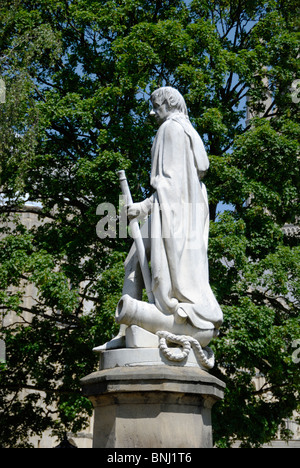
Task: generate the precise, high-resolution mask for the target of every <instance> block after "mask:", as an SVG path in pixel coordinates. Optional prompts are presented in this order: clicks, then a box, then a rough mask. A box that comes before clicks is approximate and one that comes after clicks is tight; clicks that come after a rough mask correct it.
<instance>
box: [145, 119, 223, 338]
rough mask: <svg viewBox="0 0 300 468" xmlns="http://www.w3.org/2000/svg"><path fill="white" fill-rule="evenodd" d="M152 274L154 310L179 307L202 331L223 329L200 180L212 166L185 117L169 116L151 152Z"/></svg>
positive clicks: (205, 205) (204, 201) (205, 201)
mask: <svg viewBox="0 0 300 468" xmlns="http://www.w3.org/2000/svg"><path fill="white" fill-rule="evenodd" d="M151 154H152V170H151V185H152V187H153V188H154V189H155V193H154V195H153V196H152V197H151V199H152V209H151V271H152V290H153V294H154V297H155V304H156V306H157V308H158V309H159V310H161V311H162V312H163V313H166V314H174V313H176V310H177V309H178V308H179V307H180V308H181V309H183V310H184V311H185V313H186V314H187V316H188V318H189V319H190V321H191V323H192V324H193V325H194V326H195V327H197V328H201V329H212V328H219V326H220V325H221V323H222V320H223V315H222V311H221V309H220V307H219V305H218V303H217V300H216V298H215V296H214V294H213V292H212V290H211V288H210V285H209V276H208V259H207V247H208V230H209V209H208V200H207V193H206V188H205V185H204V184H203V183H202V182H201V180H200V177H201V175H203V173H204V172H205V171H206V170H207V169H208V167H209V162H208V158H207V154H206V151H205V149H204V145H203V143H202V140H201V138H200V136H199V135H198V133H197V132H196V130H195V129H194V128H193V126H192V125H191V123H190V121H189V120H188V119H187V118H186V117H185V116H184V115H183V114H171V116H170V117H169V118H168V119H167V120H166V121H165V122H164V123H163V124H162V125H161V126H160V128H159V130H158V132H157V135H156V137H155V140H154V142H153V146H152V153H151Z"/></svg>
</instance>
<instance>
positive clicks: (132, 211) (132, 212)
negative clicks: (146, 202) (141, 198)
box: [127, 203, 142, 221]
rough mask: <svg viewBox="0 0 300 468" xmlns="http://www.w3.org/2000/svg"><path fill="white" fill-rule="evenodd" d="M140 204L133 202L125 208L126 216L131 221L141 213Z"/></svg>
mask: <svg viewBox="0 0 300 468" xmlns="http://www.w3.org/2000/svg"><path fill="white" fill-rule="evenodd" d="M141 211H142V210H141V204H140V203H133V204H132V205H130V206H128V208H127V216H128V219H129V220H130V221H131V220H132V219H134V218H137V217H138V216H140V214H141Z"/></svg>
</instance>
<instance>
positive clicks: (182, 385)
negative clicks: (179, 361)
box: [81, 350, 225, 448]
mask: <svg viewBox="0 0 300 468" xmlns="http://www.w3.org/2000/svg"><path fill="white" fill-rule="evenodd" d="M119 351H120V352H122V350H119ZM104 353H105V351H104ZM81 384H82V387H83V393H84V395H85V396H87V397H88V398H89V399H90V400H91V401H92V403H93V406H94V409H95V413H94V440H93V447H94V448H105V447H106V448H210V447H212V445H213V444H212V427H211V408H212V406H213V405H214V403H215V402H216V401H217V400H219V399H221V398H223V395H224V387H225V384H224V383H223V382H221V381H220V380H218V379H217V378H215V377H214V376H212V375H210V374H208V373H207V372H206V371H204V370H203V369H200V368H198V367H178V366H168V365H161V366H159V365H155V366H147V365H145V366H143V365H141V364H140V363H139V365H137V366H124V367H114V368H108V369H104V370H100V371H98V372H94V373H92V374H90V375H89V376H87V377H85V378H83V379H82V381H81Z"/></svg>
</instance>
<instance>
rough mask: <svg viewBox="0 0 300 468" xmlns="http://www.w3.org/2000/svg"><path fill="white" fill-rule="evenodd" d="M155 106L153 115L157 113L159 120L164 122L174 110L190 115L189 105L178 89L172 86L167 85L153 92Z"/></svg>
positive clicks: (152, 99) (152, 97)
mask: <svg viewBox="0 0 300 468" xmlns="http://www.w3.org/2000/svg"><path fill="white" fill-rule="evenodd" d="M150 99H151V102H152V106H153V111H151V114H152V115H155V116H156V118H157V120H158V122H159V123H162V122H163V121H164V120H166V118H167V117H168V116H169V115H170V114H172V113H173V112H176V113H181V114H184V115H185V116H186V117H187V116H188V112H187V107H186V103H185V100H184V98H183V96H182V95H181V94H180V92H179V91H177V89H175V88H172V87H171V86H165V87H162V88H158V89H156V90H155V91H154V92H153V93H152V94H151V98H150Z"/></svg>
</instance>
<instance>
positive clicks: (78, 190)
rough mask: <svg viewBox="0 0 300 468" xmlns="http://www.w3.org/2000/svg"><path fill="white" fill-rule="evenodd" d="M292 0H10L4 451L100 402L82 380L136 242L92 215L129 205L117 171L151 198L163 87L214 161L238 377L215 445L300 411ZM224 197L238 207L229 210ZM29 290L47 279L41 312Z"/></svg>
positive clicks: (218, 279)
mask: <svg viewBox="0 0 300 468" xmlns="http://www.w3.org/2000/svg"><path fill="white" fill-rule="evenodd" d="M297 8H298V6H297V2H296V1H295V0H288V1H279V0H266V1H261V0H251V1H249V0H222V1H212V0H194V1H191V2H183V1H181V0H173V1H168V0H160V1H157V0H155V1H152V0H103V1H101V2H99V1H98V0H70V1H67V0H39V1H37V0H30V1H26V0H2V2H1V6H0V20H1V29H0V54H1V55H0V76H1V78H2V79H3V80H4V81H5V84H6V102H5V103H3V104H0V131H1V141H0V186H1V194H2V204H1V206H0V211H1V239H0V243H1V250H0V284H1V290H0V304H1V305H0V310H1V314H2V320H3V327H2V329H1V336H0V338H2V339H4V340H5V342H6V348H7V363H6V365H2V367H1V374H0V401H1V405H0V406H1V410H0V415H1V424H0V440H1V444H2V446H5V447H15V446H26V445H27V444H28V435H31V434H40V433H41V432H42V431H43V430H45V429H46V428H50V429H51V430H52V431H53V434H54V435H57V436H59V437H61V436H62V434H64V433H65V431H73V432H76V431H78V430H80V429H81V428H82V427H83V426H84V423H85V421H86V420H87V415H88V414H89V413H90V412H91V407H90V404H89V402H88V401H87V400H86V399H84V398H83V397H82V396H81V395H80V386H79V379H80V378H81V377H83V376H84V375H86V374H88V373H89V372H91V371H92V370H94V369H95V366H96V364H97V358H96V357H95V356H94V354H93V353H92V351H91V349H92V348H93V346H95V345H99V344H100V343H102V342H104V341H106V340H107V339H109V338H110V337H111V336H112V335H113V334H114V333H115V331H116V330H115V325H114V309H115V306H116V303H117V301H118V299H119V297H120V293H121V287H122V279H123V265H122V262H123V260H124V258H125V256H126V252H128V249H129V246H130V243H131V242H130V239H121V238H119V237H118V236H116V237H113V238H112V237H107V238H105V239H99V238H98V237H97V235H96V225H97V222H98V221H99V216H97V215H96V209H97V206H98V205H99V204H100V203H103V202H110V203H112V204H114V205H115V206H118V197H119V192H120V190H119V186H118V179H117V175H116V171H117V170H119V169H125V170H126V171H127V174H128V177H129V182H130V185H131V189H132V194H133V198H134V199H135V200H140V199H142V198H144V197H145V196H146V195H147V194H149V193H150V190H151V188H150V187H149V169H150V164H151V162H150V148H151V140H152V138H153V136H154V134H155V128H154V126H153V123H152V122H151V120H150V119H149V118H148V111H149V106H148V101H149V95H150V93H151V91H152V90H154V89H155V88H157V87H158V86H161V85H171V86H174V87H176V88H177V89H179V90H180V91H181V93H182V94H183V95H184V97H185V99H186V102H187V105H188V108H189V113H190V116H191V119H192V122H193V124H194V125H195V127H196V128H197V130H198V132H199V133H200V134H201V135H202V137H203V140H204V143H205V146H206V148H207V151H208V153H209V157H210V161H211V167H210V170H209V172H208V175H207V177H206V185H207V189H208V194H209V200H210V212H211V234H210V244H209V256H210V277H211V284H212V287H213V289H214V291H215V294H216V296H217V298H218V301H219V303H220V304H221V306H222V309H223V311H224V317H225V322H224V325H223V327H222V331H221V333H220V336H219V338H218V339H216V340H215V342H214V344H213V346H214V349H215V351H216V358H217V363H218V366H217V367H216V369H214V371H213V372H214V373H215V375H217V376H219V377H220V378H221V379H222V380H224V381H225V382H226V384H227V390H226V395H225V399H224V401H223V402H221V403H219V404H218V405H217V406H216V407H215V411H214V415H215V421H214V428H215V436H214V437H215V442H216V444H217V445H219V446H229V445H230V444H231V443H232V442H233V441H234V440H237V439H238V440H241V441H242V443H243V445H244V446H259V445H260V444H262V443H265V442H268V441H269V440H271V439H272V438H274V436H275V434H276V431H277V430H278V428H279V427H280V426H282V424H283V422H284V420H285V419H286V418H288V417H290V416H291V415H292V412H293V410H296V409H297V395H298V392H299V364H298V363H297V362H296V361H295V359H293V357H292V356H293V351H294V349H293V343H294V341H295V340H296V339H299V337H300V325H299V280H298V278H299V265H300V261H299V260H300V259H299V244H298V243H297V238H295V237H289V236H286V235H284V232H283V231H282V226H283V225H284V224H285V223H295V222H296V217H297V216H299V208H298V207H299V153H298V151H299V146H298V141H299V124H298V122H297V116H299V104H298V101H299V99H298V95H297V91H296V92H294V94H292V90H291V86H292V83H293V82H294V81H295V80H296V79H297V78H299V72H298V69H297V57H299V36H298V32H297V24H296V21H297V20H296V19H297V14H296V11H297ZM297 73H298V75H297ZM246 96H247V99H248V101H247V102H248V109H249V112H250V116H251V117H252V119H251V120H249V119H248V120H245V119H246ZM248 117H249V116H248ZM28 199H29V200H33V201H35V202H37V203H39V205H38V206H34V207H33V206H32V205H30V206H29V205H28V204H27V205H26V204H25V200H28ZM220 202H222V203H225V204H229V205H231V207H232V210H229V211H224V212H223V213H222V214H220V213H218V208H217V207H218V206H219V205H218V204H219V203H220ZM30 211H32V212H34V214H35V215H37V216H38V220H39V222H37V223H35V224H34V225H33V227H31V228H30V229H29V228H28V229H26V228H25V227H24V224H23V223H22V222H21V215H22V213H24V212H25V213H26V212H30ZM28 284H31V285H34V287H35V288H36V289H37V291H38V295H37V299H36V301H35V303H34V306H33V308H32V309H31V310H26V307H25V306H24V301H23V298H22V296H23V294H24V291H25V289H24V288H25V286H26V285H28ZM86 301H89V304H92V307H91V310H90V312H89V313H86V312H85V304H86ZM11 314H15V315H13V317H14V318H15V317H18V323H15V324H14V325H12V323H11V321H10V317H11V316H12V315H11ZM26 314H27V315H26ZM25 317H27V318H26V319H25ZM28 317H29V318H28ZM257 374H259V375H261V376H263V379H264V380H263V383H262V385H261V388H260V389H257V388H255V387H254V385H253V377H254V376H255V375H257ZM24 389H29V390H40V391H41V392H42V393H41V394H37V393H29V394H26V396H24V394H22V391H23V390H24ZM270 395H272V398H270ZM39 399H41V400H42V402H43V404H42V405H41V404H37V402H38V401H40V400H39ZM52 411H55V415H54V417H51V412H52ZM283 433H284V432H282V434H283ZM286 436H288V434H286Z"/></svg>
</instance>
